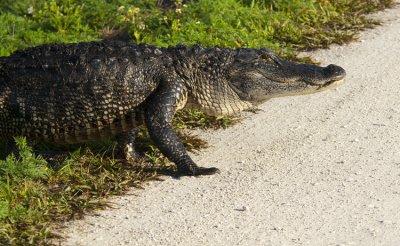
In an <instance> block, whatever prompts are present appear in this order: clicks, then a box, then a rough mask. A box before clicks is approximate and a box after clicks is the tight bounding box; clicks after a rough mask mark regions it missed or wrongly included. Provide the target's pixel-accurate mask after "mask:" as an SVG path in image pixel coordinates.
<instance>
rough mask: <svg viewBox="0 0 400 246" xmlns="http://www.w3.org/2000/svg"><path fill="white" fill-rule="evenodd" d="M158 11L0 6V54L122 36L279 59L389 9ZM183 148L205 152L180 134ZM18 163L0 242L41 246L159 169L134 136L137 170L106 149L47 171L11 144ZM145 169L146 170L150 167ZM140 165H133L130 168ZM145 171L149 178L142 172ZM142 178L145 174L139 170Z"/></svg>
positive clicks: (0, 214)
mask: <svg viewBox="0 0 400 246" xmlns="http://www.w3.org/2000/svg"><path fill="white" fill-rule="evenodd" d="M187 2H188V3H187V4H182V3H181V1H177V3H176V5H175V8H168V9H161V8H159V7H157V0H108V1H98V0H79V1H78V0H18V1H15V0H2V1H0V42H1V44H2V45H1V46H0V56H6V55H9V54H11V53H12V52H13V51H15V50H17V49H22V48H26V47H30V46H34V45H39V44H43V43H53V42H63V43H73V42H81V41H91V40H98V39H100V37H101V36H102V35H103V34H107V33H112V32H113V31H114V30H126V31H127V32H128V33H129V37H130V39H132V40H133V41H135V42H137V43H151V44H155V45H158V46H169V45H176V44H179V43H181V44H194V43H198V44H202V45H204V46H221V47H268V48H271V49H272V50H274V51H275V52H277V53H279V54H280V55H282V56H285V57H289V58H295V57H296V52H297V51H300V50H308V49H314V48H325V47H327V46H329V45H330V44H333V43H337V44H343V43H345V42H349V41H351V40H353V39H354V38H356V36H357V33H358V32H359V31H360V30H363V29H365V28H369V27H373V26H375V25H377V24H378V22H376V21H374V20H371V19H368V18H367V17H365V15H366V14H369V13H372V12H375V11H378V10H382V9H384V8H387V7H390V6H392V5H393V4H394V3H393V1H392V0H277V1H272V0H221V1H213V0H197V1H187ZM235 122H237V119H233V118H228V117H224V118H215V117H209V116H206V115H205V114H203V113H201V112H199V111H195V110H187V111H183V112H180V113H179V114H178V115H177V117H176V118H175V119H174V125H175V126H176V128H177V129H180V130H182V129H192V128H221V127H222V128H225V127H228V126H229V125H231V124H233V123H235ZM181 137H182V139H183V140H184V141H185V144H186V146H187V148H188V149H190V150H192V151H196V150H198V149H200V148H203V147H205V146H206V143H205V142H204V141H202V140H201V139H199V138H197V137H195V136H190V135H187V134H183V133H182V136H181ZM17 143H18V148H19V152H18V155H16V156H14V155H9V156H8V157H7V158H6V159H5V160H0V244H2V245H3V244H4V245H8V244H11V245H26V244H35V245H36V244H47V243H50V241H49V238H54V237H56V236H57V235H56V234H55V233H54V231H55V229H56V226H57V224H58V223H59V222H62V221H66V220H69V219H71V218H79V217H81V216H82V215H83V214H84V213H85V212H87V211H91V210H93V209H95V208H101V207H104V206H106V205H107V203H106V200H105V199H106V198H107V197H108V196H109V195H114V194H122V193H123V192H124V191H125V190H126V189H127V188H128V187H130V186H134V187H140V185H141V184H142V182H144V181H146V180H149V179H154V178H157V175H156V172H155V171H154V170H156V169H157V168H158V167H169V168H173V167H172V166H169V165H170V164H169V163H168V161H167V160H166V159H165V158H164V157H163V156H162V155H161V154H160V153H159V151H158V149H157V148H155V147H154V145H152V143H151V141H150V140H149V138H148V135H147V132H146V131H144V130H143V131H142V132H141V143H142V144H141V149H142V151H143V152H144V153H145V160H146V161H143V162H141V163H136V164H135V163H130V164H129V163H121V161H119V160H115V159H114V158H113V157H112V146H113V144H112V142H109V143H108V144H107V143H106V144H103V145H100V146H82V147H81V148H77V149H76V148H75V149H72V150H71V153H70V156H69V157H68V158H67V159H66V160H64V161H61V163H60V164H59V165H56V166H51V165H49V164H48V163H47V162H46V161H45V160H44V159H43V158H41V157H40V156H37V155H35V154H34V153H33V152H32V150H31V149H30V147H29V146H27V145H26V142H25V141H24V140H23V139H20V138H19V139H17ZM149 163H150V164H149ZM138 164H140V165H138ZM149 168H150V169H151V170H153V171H149V170H148V169H149ZM145 170H147V171H145Z"/></svg>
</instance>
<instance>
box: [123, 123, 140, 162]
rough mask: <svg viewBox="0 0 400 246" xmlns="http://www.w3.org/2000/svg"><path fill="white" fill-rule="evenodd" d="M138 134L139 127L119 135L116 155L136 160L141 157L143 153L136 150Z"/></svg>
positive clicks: (128, 159) (127, 159)
mask: <svg viewBox="0 0 400 246" xmlns="http://www.w3.org/2000/svg"><path fill="white" fill-rule="evenodd" d="M137 134H138V129H136V128H135V129H132V130H130V131H129V132H126V133H123V134H119V135H117V142H118V144H117V148H116V156H117V157H118V158H121V159H125V160H126V161H128V162H129V161H134V160H138V159H141V158H142V157H143V155H141V154H140V153H139V152H137V150H136V137H137Z"/></svg>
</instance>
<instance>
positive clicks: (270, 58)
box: [260, 54, 282, 66]
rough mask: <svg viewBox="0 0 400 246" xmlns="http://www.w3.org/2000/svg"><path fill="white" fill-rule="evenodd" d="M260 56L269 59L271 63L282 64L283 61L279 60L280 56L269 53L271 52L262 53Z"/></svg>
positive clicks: (265, 59)
mask: <svg viewBox="0 0 400 246" xmlns="http://www.w3.org/2000/svg"><path fill="white" fill-rule="evenodd" d="M260 58H261V59H263V60H264V61H267V62H268V63H271V64H276V65H278V66H281V65H282V64H281V62H280V61H279V58H278V57H276V56H272V55H269V54H262V55H261V56H260Z"/></svg>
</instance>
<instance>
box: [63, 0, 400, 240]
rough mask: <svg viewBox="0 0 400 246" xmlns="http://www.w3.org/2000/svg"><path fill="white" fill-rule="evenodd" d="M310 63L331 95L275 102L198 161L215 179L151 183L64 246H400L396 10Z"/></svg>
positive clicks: (221, 136) (80, 225) (83, 225)
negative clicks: (335, 75)
mask: <svg viewBox="0 0 400 246" xmlns="http://www.w3.org/2000/svg"><path fill="white" fill-rule="evenodd" d="M378 17H379V18H380V19H383V20H385V24H384V25H383V26H381V27H379V28H377V29H374V30H369V31H367V32H365V33H364V34H362V35H361V41H360V42H356V43H352V44H350V45H346V46H342V47H332V48H331V49H330V50H321V51H318V52H316V53H315V57H316V58H317V59H318V60H320V61H322V62H323V63H324V64H329V63H335V64H338V65H341V66H343V67H344V68H346V70H347V74H348V77H347V79H346V83H345V84H343V85H342V86H341V87H339V88H338V89H336V90H333V91H327V92H323V93H319V94H313V95H306V96H300V97H290V98H279V99H274V100H271V101H269V102H267V103H265V104H263V105H262V107H261V109H262V110H263V111H262V112H260V113H258V114H256V115H251V116H249V117H247V118H246V119H245V120H244V122H243V123H241V124H238V125H236V126H234V127H232V128H229V129H227V130H221V131H217V132H215V131H214V132H206V133H202V136H205V138H206V139H207V140H208V141H209V143H210V144H211V145H212V147H211V148H209V149H207V150H205V151H202V153H201V154H199V155H193V157H194V159H195V160H196V161H197V163H198V164H199V165H204V166H216V167H218V168H220V169H221V173H220V174H218V175H215V176H210V177H201V178H190V177H185V178H182V179H180V180H175V179H171V178H167V180H166V181H165V182H153V183H151V184H149V185H148V186H147V188H146V189H145V190H140V191H138V190H133V191H132V193H133V194H135V195H134V196H124V197H118V198H114V199H113V202H114V203H115V207H116V209H109V210H106V211H101V212H100V215H99V216H89V217H87V218H86V219H84V220H82V221H75V222H72V223H70V224H69V227H68V229H67V231H66V234H67V235H68V237H69V239H68V240H67V242H66V244H67V245H400V6H398V7H396V8H394V9H392V10H388V11H386V12H383V13H380V14H379V15H378Z"/></svg>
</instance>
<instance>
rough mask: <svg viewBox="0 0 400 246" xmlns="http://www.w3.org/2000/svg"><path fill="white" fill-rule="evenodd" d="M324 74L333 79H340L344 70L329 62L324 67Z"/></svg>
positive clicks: (344, 73)
mask: <svg viewBox="0 0 400 246" xmlns="http://www.w3.org/2000/svg"><path fill="white" fill-rule="evenodd" d="M324 71H325V74H326V75H327V76H329V77H331V78H332V79H334V80H341V79H343V78H344V77H345V76H346V71H345V70H344V69H343V68H342V67H339V66H336V65H333V64H330V65H328V66H327V67H326V68H324Z"/></svg>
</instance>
